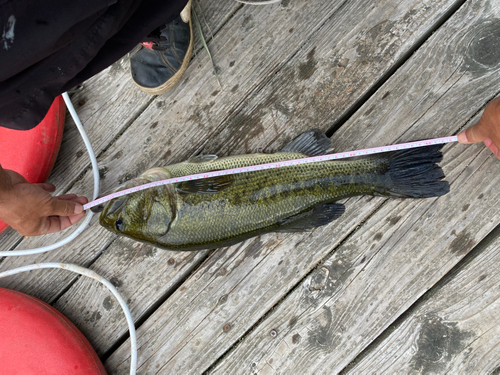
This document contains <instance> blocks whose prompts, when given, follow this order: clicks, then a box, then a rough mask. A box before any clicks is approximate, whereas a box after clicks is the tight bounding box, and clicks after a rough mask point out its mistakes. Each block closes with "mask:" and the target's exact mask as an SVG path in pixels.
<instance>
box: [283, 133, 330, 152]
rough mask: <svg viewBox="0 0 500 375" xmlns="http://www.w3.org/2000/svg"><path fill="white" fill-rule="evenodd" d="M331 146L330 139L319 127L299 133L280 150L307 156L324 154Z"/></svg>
mask: <svg viewBox="0 0 500 375" xmlns="http://www.w3.org/2000/svg"><path fill="white" fill-rule="evenodd" d="M331 147H332V141H331V140H330V138H328V137H327V136H326V135H325V133H323V132H322V131H321V130H319V129H312V130H309V131H306V132H304V133H302V134H300V135H299V136H298V137H297V138H295V139H294V140H293V141H291V142H290V143H289V144H287V145H286V146H285V147H283V149H282V150H281V152H299V153H301V154H305V155H308V156H317V155H324V154H326V152H327V151H328V150H329V149H330V148H331Z"/></svg>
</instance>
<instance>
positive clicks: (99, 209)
mask: <svg viewBox="0 0 500 375" xmlns="http://www.w3.org/2000/svg"><path fill="white" fill-rule="evenodd" d="M103 210H104V204H100V205H98V206H94V207H90V211H92V212H93V213H95V214H98V213H101V212H102V211H103Z"/></svg>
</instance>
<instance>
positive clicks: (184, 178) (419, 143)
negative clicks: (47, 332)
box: [83, 136, 457, 210]
mask: <svg viewBox="0 0 500 375" xmlns="http://www.w3.org/2000/svg"><path fill="white" fill-rule="evenodd" d="M450 142H457V137H456V136H451V137H443V138H434V139H425V140H422V141H416V142H408V143H400V144H395V145H390V146H382V147H374V148H367V149H363V150H356V151H347V152H340V153H337V154H328V155H320V156H311V157H308V158H303V159H295V160H287V161H282V162H275V163H268V164H258V165H252V166H248V167H240V168H233V169H225V170H222V171H213V172H208V173H207V172H204V173H198V174H193V175H189V176H182V177H175V178H169V179H167V180H161V181H154V182H150V183H147V184H144V185H140V186H135V187H133V188H130V189H126V190H122V191H117V192H116V193H112V194H110V195H107V196H105V197H102V198H99V199H96V200H94V201H92V202H89V203H87V204H85V205H84V206H83V209H84V210H87V209H89V208H92V207H95V206H99V205H101V204H102V203H105V202H108V201H110V200H112V199H115V198H118V197H122V196H124V195H127V194H131V193H136V192H138V191H141V190H145V189H149V188H152V187H156V186H162V185H167V184H174V183H177V182H183V181H191V180H201V179H204V178H210V177H216V176H220V175H230V174H238V173H245V172H253V171H257V170H262V169H274V168H281V167H290V166H294V165H298V164H308V163H316V162H320V161H329V160H338V159H345V158H351V157H356V156H363V155H370V154H376V153H382V152H390V151H398V150H403V149H408V148H416V147H424V146H432V145H437V144H444V143H450Z"/></svg>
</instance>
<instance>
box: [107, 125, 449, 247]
mask: <svg viewBox="0 0 500 375" xmlns="http://www.w3.org/2000/svg"><path fill="white" fill-rule="evenodd" d="M330 147H331V141H330V139H329V138H328V137H326V136H325V135H324V134H323V133H322V132H321V131H319V130H311V131H308V132H306V133H303V134H301V135H299V136H298V137H297V138H296V139H295V140H293V141H292V142H291V143H289V144H288V145H287V146H286V147H285V148H283V149H282V151H281V152H277V153H275V154H250V155H239V156H229V157H223V158H218V157H217V156H215V155H204V156H196V157H194V158H191V159H189V160H187V161H185V162H183V163H179V164H174V165H169V166H167V167H164V168H153V169H150V170H148V171H146V172H144V173H143V174H142V175H140V176H139V177H138V178H136V179H134V180H131V181H129V182H128V183H126V184H125V185H124V186H122V187H121V188H120V189H118V190H121V189H127V188H130V187H133V186H138V185H142V184H145V183H148V182H152V181H158V180H163V179H167V178H172V177H179V176H185V175H189V174H196V173H203V172H207V171H216V170H223V169H229V168H237V167H244V166H250V165H256V164H265V163H271V162H277V161H283V160H291V159H300V158H304V157H308V156H315V155H322V154H325V153H326V152H327V150H328V149H329V148H330ZM440 148H441V146H429V147H423V148H418V149H409V150H403V151H394V152H387V153H383V154H377V155H371V156H368V157H360V158H358V159H357V160H346V161H325V162H317V163H311V164H303V165H295V166H290V167H283V168H279V169H272V170H261V171H253V172H246V173H241V174H236V175H226V176H218V177H213V178H208V179H202V180H195V181H185V182H181V183H176V184H172V185H165V186H158V187H154V188H150V189H146V190H143V191H139V192H136V193H133V194H130V195H126V196H123V197H119V198H116V199H114V200H112V201H109V202H107V203H106V205H105V206H104V207H103V208H102V207H101V209H102V212H101V215H100V219H99V221H100V223H101V225H102V226H104V227H105V228H106V229H108V230H110V231H112V232H115V233H118V234H120V235H124V236H127V237H131V238H133V239H136V240H139V241H143V242H148V243H152V244H154V245H156V246H158V247H161V248H165V249H171V250H200V249H214V248H218V247H222V246H228V245H232V244H235V243H238V242H240V241H243V240H245V239H248V238H250V237H253V236H257V235H260V234H263V233H268V232H274V231H284V232H295V231H305V230H309V229H313V228H316V227H318V226H322V225H325V224H328V223H330V222H332V221H333V220H335V219H337V218H338V217H340V216H341V215H342V214H343V213H344V205H343V204H339V203H335V202H336V201H337V200H340V199H343V198H347V197H352V196H355V195H365V194H367V195H378V196H385V197H396V198H402V197H406V198H428V197H436V196H440V195H443V194H446V193H448V192H449V184H448V182H446V181H442V179H443V178H444V177H445V176H444V173H443V171H442V170H441V168H440V167H439V166H438V165H437V164H436V163H437V162H439V161H441V159H442V154H441V152H440Z"/></svg>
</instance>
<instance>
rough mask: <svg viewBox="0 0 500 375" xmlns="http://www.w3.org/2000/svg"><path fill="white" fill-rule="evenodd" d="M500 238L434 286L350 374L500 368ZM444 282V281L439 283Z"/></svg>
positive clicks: (484, 371) (482, 371)
mask: <svg viewBox="0 0 500 375" xmlns="http://www.w3.org/2000/svg"><path fill="white" fill-rule="evenodd" d="M499 247H500V238H497V239H496V241H494V242H493V243H492V244H490V245H489V246H487V247H486V248H483V249H474V252H478V253H479V254H478V255H476V254H474V255H476V256H475V258H474V259H473V260H472V261H471V262H468V264H466V265H464V266H463V267H460V269H459V270H458V271H457V272H456V273H455V274H454V275H453V277H452V278H449V279H448V278H447V279H448V280H447V282H446V283H445V284H442V285H440V286H439V287H438V288H435V289H436V290H434V289H433V290H431V291H430V292H431V293H430V294H431V296H429V297H428V298H426V301H425V302H422V303H421V304H420V306H418V307H417V308H416V309H415V310H413V311H412V313H411V315H409V316H407V317H405V319H404V321H402V322H401V323H400V324H398V327H394V328H392V327H391V328H390V329H389V331H390V332H392V333H390V335H388V336H387V337H386V338H385V339H384V340H382V341H381V342H380V343H379V344H377V346H376V347H375V348H373V349H372V350H370V353H369V354H368V355H367V356H366V357H365V358H363V359H362V360H360V361H359V362H358V363H356V365H354V366H352V367H351V366H350V368H349V371H347V372H346V373H347V374H359V373H366V372H370V373H381V374H382V373H414V372H423V373H434V374H436V373H439V374H444V373H452V374H459V373H460V374H489V373H492V372H493V371H494V370H495V369H497V368H498V367H499V366H500V316H499V314H498V309H499V308H500V291H499V288H498V285H499V284H500V274H499V273H498V264H499V262H500V253H499V252H498V248H499ZM440 284H441V283H440Z"/></svg>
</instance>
